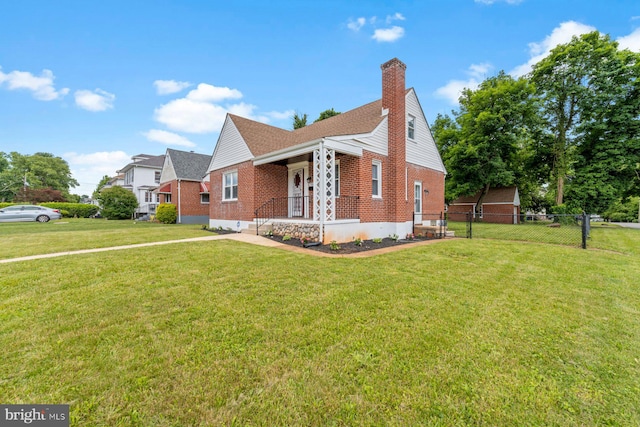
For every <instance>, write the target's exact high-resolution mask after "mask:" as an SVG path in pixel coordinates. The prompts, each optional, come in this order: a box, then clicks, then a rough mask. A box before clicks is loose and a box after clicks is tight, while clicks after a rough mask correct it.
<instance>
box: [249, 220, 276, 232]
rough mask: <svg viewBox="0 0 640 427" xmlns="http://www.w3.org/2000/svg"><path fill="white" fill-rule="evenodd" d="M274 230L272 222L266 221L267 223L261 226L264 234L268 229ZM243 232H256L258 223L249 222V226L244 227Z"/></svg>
mask: <svg viewBox="0 0 640 427" xmlns="http://www.w3.org/2000/svg"><path fill="white" fill-rule="evenodd" d="M271 230H273V226H272V225H271V223H270V222H268V223H266V224H262V225H261V226H260V234H264V233H265V232H266V231H271ZM242 233H244V234H256V223H255V222H252V223H250V224H249V227H248V228H243V229H242Z"/></svg>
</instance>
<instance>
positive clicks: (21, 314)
mask: <svg viewBox="0 0 640 427" xmlns="http://www.w3.org/2000/svg"><path fill="white" fill-rule="evenodd" d="M604 231H615V232H620V233H621V234H620V236H626V241H623V242H622V244H621V245H620V247H618V248H617V250H618V251H617V252H609V251H595V250H590V251H583V250H580V249H574V248H568V247H562V246H553V245H540V244H522V243H517V242H503V241H495V240H483V239H474V240H466V239H457V240H450V241H445V242H439V243H438V244H434V245H429V246H421V247H417V248H413V249H405V250H402V251H399V252H395V253H391V254H387V255H383V256H377V257H372V258H360V259H347V258H340V259H332V258H314V257H312V256H307V255H303V254H296V253H290V252H287V251H283V250H278V249H270V248H263V247H254V246H250V245H245V244H241V243H235V242H230V241H215V242H202V243H189V244H182V243H181V244H175V245H172V246H170V247H151V248H147V249H145V252H144V255H142V254H140V252H139V251H136V250H125V251H119V252H108V253H102V254H99V255H94V254H86V255H78V256H73V257H64V258H58V259H56V260H37V261H29V262H22V263H15V264H5V265H0V347H1V348H2V349H3V353H2V354H3V356H2V358H3V363H1V364H0V402H3V403H27V402H28V403H39V402H47V403H69V404H70V405H71V415H72V425H92V426H110V425H141V426H184V425H402V426H404V425H417V424H422V425H442V426H448V425H562V426H581V425H638V424H640V411H639V408H640V362H639V361H638V354H640V320H639V319H640V316H639V314H640V293H639V292H638V280H637V278H638V277H639V276H640V261H638V260H637V258H636V257H634V256H633V255H630V253H631V252H630V251H632V250H633V249H632V248H633V247H637V246H638V243H640V233H638V232H636V230H603V232H604ZM634 232H635V233H634ZM592 238H593V240H596V241H600V240H599V239H600V237H596V233H594V235H593V237H592ZM601 240H602V239H601ZM612 241H613V240H608V239H604V242H603V243H602V245H603V246H608V245H610V244H611V242H612Z"/></svg>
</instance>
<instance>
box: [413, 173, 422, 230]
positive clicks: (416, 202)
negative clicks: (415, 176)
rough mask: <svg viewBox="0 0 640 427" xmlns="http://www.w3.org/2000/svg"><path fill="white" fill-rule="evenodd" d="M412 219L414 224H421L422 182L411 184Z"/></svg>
mask: <svg viewBox="0 0 640 427" xmlns="http://www.w3.org/2000/svg"><path fill="white" fill-rule="evenodd" d="M413 212H414V214H413V215H414V217H413V220H414V221H415V223H416V224H422V183H421V182H416V183H415V184H414V185H413Z"/></svg>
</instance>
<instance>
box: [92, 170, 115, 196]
mask: <svg viewBox="0 0 640 427" xmlns="http://www.w3.org/2000/svg"><path fill="white" fill-rule="evenodd" d="M110 179H111V177H110V176H109V175H104V176H103V177H102V178H101V179H100V182H99V183H98V185H97V186H96V189H95V190H94V191H93V194H92V195H91V196H92V197H93V198H94V199H97V198H98V195H99V194H100V191H102V189H103V188H104V186H105V185H107V183H108V182H109V180H110Z"/></svg>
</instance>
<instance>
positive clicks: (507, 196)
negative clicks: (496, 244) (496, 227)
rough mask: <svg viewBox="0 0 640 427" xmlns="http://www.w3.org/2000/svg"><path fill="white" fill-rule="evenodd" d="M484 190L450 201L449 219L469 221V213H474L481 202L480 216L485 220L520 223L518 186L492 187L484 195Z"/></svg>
mask: <svg viewBox="0 0 640 427" xmlns="http://www.w3.org/2000/svg"><path fill="white" fill-rule="evenodd" d="M481 196H482V191H478V192H477V193H476V194H474V195H473V196H464V197H459V198H457V199H456V200H454V201H453V202H451V203H449V207H448V209H447V212H448V219H449V220H451V221H467V219H468V216H467V214H468V213H473V212H474V211H475V210H476V206H477V205H478V203H480V209H479V210H478V218H477V219H480V220H481V221H483V222H492V223H498V224H519V223H520V195H519V194H518V187H515V186H514V187H495V188H490V189H489V191H488V192H487V194H485V196H484V197H482V200H480V198H481Z"/></svg>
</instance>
